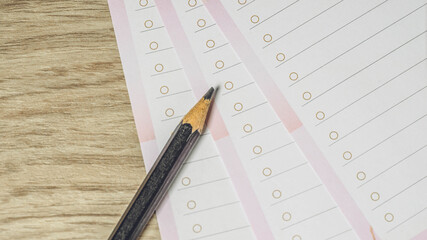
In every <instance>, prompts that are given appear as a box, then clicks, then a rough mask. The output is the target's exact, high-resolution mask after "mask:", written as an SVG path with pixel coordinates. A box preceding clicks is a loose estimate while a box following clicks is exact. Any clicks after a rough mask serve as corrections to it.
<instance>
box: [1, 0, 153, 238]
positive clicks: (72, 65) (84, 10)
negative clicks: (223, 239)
mask: <svg viewBox="0 0 427 240" xmlns="http://www.w3.org/2000/svg"><path fill="white" fill-rule="evenodd" d="M144 176H145V170H144V166H143V162H142V157H141V150H140V147H139V143H138V138H137V134H136V130H135V125H134V122H133V116H132V112H131V106H130V103H129V97H128V93H127V90H126V84H125V80H124V78H123V71H122V67H121V63H120V58H119V54H118V50H117V45H116V41H115V37H114V31H113V26H112V23H111V18H110V14H109V11H108V5H107V1H106V0H93V1H83V0H73V1H68V0H55V1H53V0H52V1H42V0H32V1H23V0H1V1H0V184H1V190H0V239H106V238H107V237H108V236H109V234H110V233H111V231H112V230H113V228H114V226H115V224H116V223H117V221H118V220H119V218H120V216H121V214H122V213H123V211H124V210H125V209H126V207H127V204H128V203H129V202H130V200H131V199H132V197H133V195H134V193H135V192H136V190H137V188H138V186H139V184H140V183H141V182H142V180H143V178H144ZM142 238H143V239H150V240H152V239H160V235H159V232H158V228H157V223H156V221H155V220H152V221H151V222H150V225H149V226H148V228H147V229H146V230H145V231H144V233H143V236H142Z"/></svg>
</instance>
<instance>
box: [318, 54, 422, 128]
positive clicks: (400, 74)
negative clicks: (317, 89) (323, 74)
mask: <svg viewBox="0 0 427 240" xmlns="http://www.w3.org/2000/svg"><path fill="white" fill-rule="evenodd" d="M425 60H427V58H424V59H423V60H421V61H419V62H417V63H416V64H415V65H412V66H411V67H410V68H408V69H406V70H405V71H403V72H401V73H399V74H398V75H396V76H395V77H393V78H391V79H390V80H388V81H387V82H385V83H383V84H381V85H379V86H378V87H376V88H375V89H373V90H372V91H370V92H368V93H366V94H365V95H363V96H362V97H360V98H358V99H356V100H355V101H353V102H351V103H350V104H348V105H347V106H345V107H343V108H341V109H340V110H338V111H337V112H335V113H334V114H332V115H330V116H329V117H327V118H325V120H323V121H321V122H319V123H318V124H316V126H319V125H320V124H322V123H323V122H325V121H326V120H328V119H331V118H332V117H334V116H335V115H337V114H338V113H340V112H342V111H344V110H345V109H347V108H348V107H350V106H352V105H353V104H355V103H357V102H358V101H360V100H362V99H363V98H365V97H366V96H368V95H370V94H371V93H373V92H375V91H376V90H378V89H380V88H382V87H384V86H385V85H387V84H388V83H390V82H392V81H393V80H395V79H397V78H398V77H400V76H402V75H403V74H405V73H407V72H408V71H409V70H411V69H413V68H414V67H416V66H417V65H419V64H420V63H422V62H424V61H425Z"/></svg>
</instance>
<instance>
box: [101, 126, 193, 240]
mask: <svg viewBox="0 0 427 240" xmlns="http://www.w3.org/2000/svg"><path fill="white" fill-rule="evenodd" d="M199 137H200V133H199V132H198V131H193V127H192V126H191V125H190V124H187V123H185V124H180V125H178V127H177V128H176V130H175V131H174V133H173V135H172V137H171V138H170V139H169V141H168V143H167V144H166V146H165V147H164V148H163V150H162V153H161V154H160V156H159V158H158V159H157V160H156V162H155V164H154V165H153V167H152V168H151V170H150V172H149V173H148V175H147V177H146V178H145V180H144V182H143V183H142V185H141V187H140V188H139V190H138V192H137V193H136V195H135V197H134V198H133V200H132V202H131V203H130V205H129V207H128V208H127V210H126V212H125V214H124V215H123V216H122V218H121V220H120V222H119V223H118V224H117V226H116V228H115V229H114V231H113V233H112V234H111V235H110V238H109V239H111V240H125V239H126V240H128V239H137V238H138V236H139V234H140V233H141V232H142V230H143V229H144V227H145V226H146V224H147V223H148V221H149V220H150V218H151V217H152V215H153V214H154V211H155V209H157V207H158V205H159V204H160V201H161V200H162V199H163V197H164V196H165V194H166V193H167V190H168V187H169V186H170V183H171V182H172V181H173V178H174V176H176V173H177V172H178V171H179V169H180V168H181V166H182V165H183V164H182V163H183V162H184V161H185V159H186V157H187V155H188V154H189V153H190V151H191V150H192V148H193V147H194V144H195V143H196V141H197V140H198V138H199Z"/></svg>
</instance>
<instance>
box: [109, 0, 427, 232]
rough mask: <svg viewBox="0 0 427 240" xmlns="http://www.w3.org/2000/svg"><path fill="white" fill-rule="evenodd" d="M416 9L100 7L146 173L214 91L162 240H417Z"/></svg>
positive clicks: (151, 3)
mask: <svg viewBox="0 0 427 240" xmlns="http://www.w3.org/2000/svg"><path fill="white" fill-rule="evenodd" d="M426 3H427V1H426V0H411V1H404V0H358V1H352V0H317V1H312V0H281V1H277V0H205V1H202V0H174V1H172V0H109V4H110V11H111V15H112V19H113V24H114V29H115V33H116V37H117V42H118V46H119V51H120V56H121V60H122V63H123V69H124V73H125V78H126V82H127V87H128V90H129V96H130V99H131V102H132V108H133V113H134V116H135V122H136V126H137V130H138V135H139V138H140V142H141V148H142V152H143V154H144V161H145V164H146V166H147V168H149V167H151V165H152V164H153V161H154V160H155V159H156V156H157V154H158V153H159V150H160V148H161V147H162V146H163V145H164V144H165V142H166V141H167V139H168V138H169V136H170V133H171V131H172V130H173V129H174V127H175V126H176V125H177V124H178V122H179V121H180V119H181V117H182V116H183V115H184V114H185V113H186V112H187V111H188V110H189V109H190V108H191V106H192V105H193V104H194V103H195V102H196V99H198V98H200V97H201V96H202V94H203V93H204V92H205V91H206V90H207V89H208V87H210V86H214V87H217V88H218V93H217V96H216V99H215V107H214V110H213V111H212V114H211V117H210V122H209V130H208V131H207V132H206V133H205V134H204V136H203V137H202V139H201V141H200V143H199V144H198V146H197V147H196V149H195V151H194V152H193V153H192V154H191V156H190V158H189V159H188V161H187V162H186V164H185V167H184V168H183V170H182V171H181V172H180V174H179V176H178V177H177V180H176V182H175V184H174V185H173V186H172V188H171V189H170V191H169V194H168V197H167V199H166V201H164V203H163V204H162V206H161V209H160V210H159V211H157V216H158V221H159V227H160V231H161V235H162V238H163V239H165V240H171V239H184V240H187V239H230V240H236V239H245V240H246V239H260V240H265V239H286V240H287V239H289V240H307V239H315V240H326V239H334V240H338V239H342V240H344V239H345V240H351V239H363V240H365V239H377V240H378V239H393V240H394V239H396V240H402V239H424V240H425V239H427V211H426V209H427V180H426V176H427V117H426V116H427V90H426V88H427V64H426V59H427V57H426V55H427V49H426V39H427V34H426V27H427V26H426V13H427V7H426Z"/></svg>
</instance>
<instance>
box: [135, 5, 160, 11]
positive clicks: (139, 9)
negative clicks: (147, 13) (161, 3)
mask: <svg viewBox="0 0 427 240" xmlns="http://www.w3.org/2000/svg"><path fill="white" fill-rule="evenodd" d="M155 6H156V5H152V6H148V7H143V8H138V9H136V10H135V11H141V10H144V9H148V8H153V7H155Z"/></svg>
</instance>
